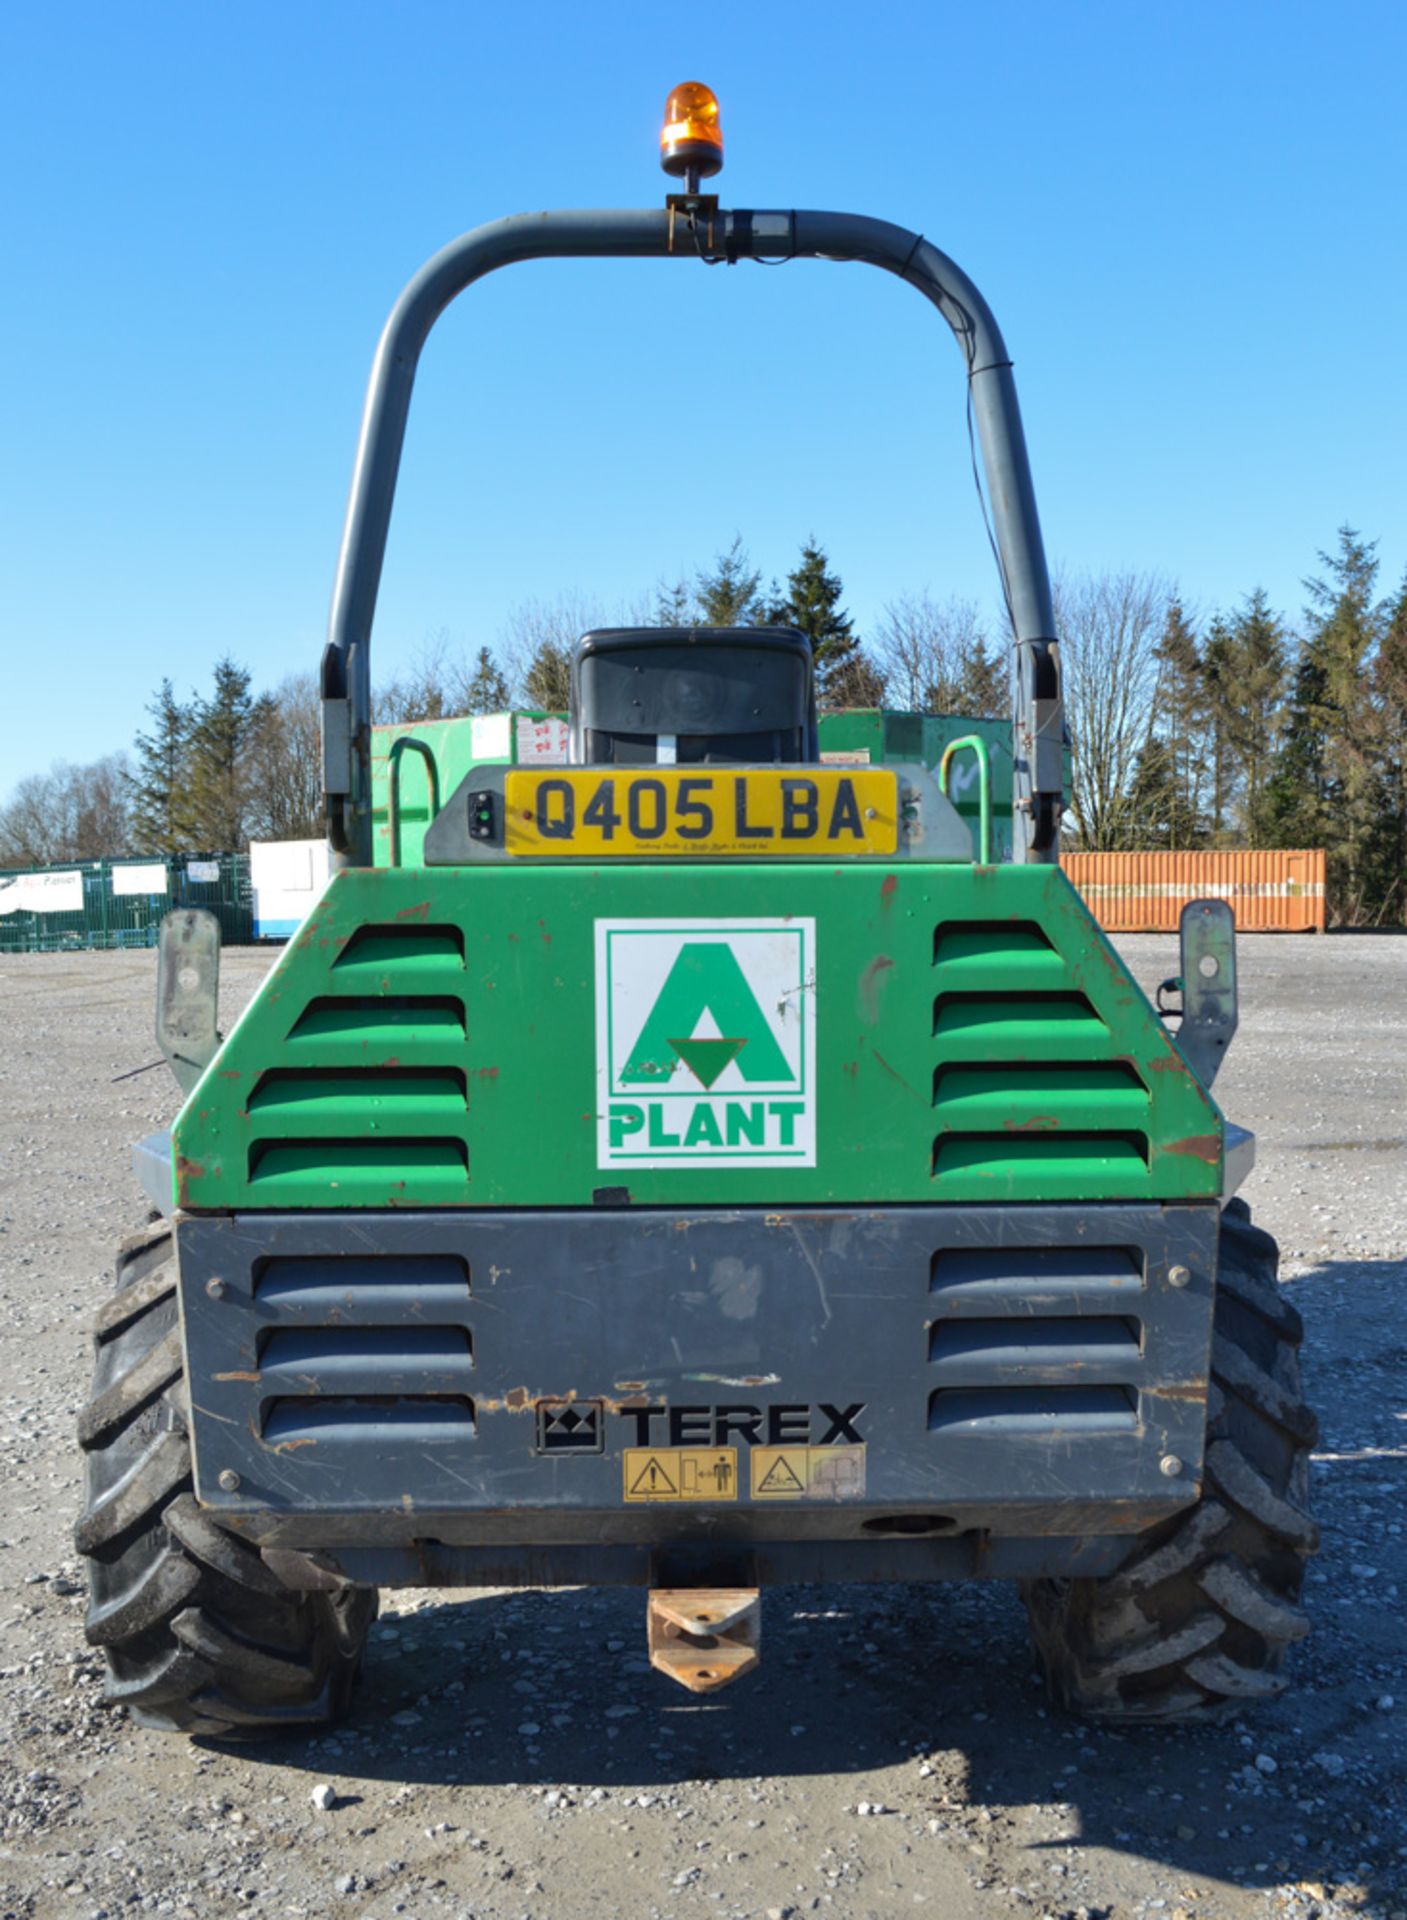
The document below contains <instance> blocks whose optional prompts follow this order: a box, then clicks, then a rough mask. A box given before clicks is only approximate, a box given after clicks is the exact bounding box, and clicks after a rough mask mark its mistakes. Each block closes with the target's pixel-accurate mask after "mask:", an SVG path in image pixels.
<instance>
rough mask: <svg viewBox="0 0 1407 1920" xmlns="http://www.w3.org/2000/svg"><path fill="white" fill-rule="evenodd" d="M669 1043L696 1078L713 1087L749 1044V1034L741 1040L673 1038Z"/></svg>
mask: <svg viewBox="0 0 1407 1920" xmlns="http://www.w3.org/2000/svg"><path fill="white" fill-rule="evenodd" d="M669 1044H670V1046H672V1047H673V1049H674V1051H675V1052H676V1053H677V1054H678V1055H679V1058H680V1059H681V1060H682V1061H683V1062H684V1065H685V1066H686V1067H687V1068H688V1069H689V1071H690V1073H692V1074H693V1076H694V1078H695V1079H696V1080H697V1081H699V1082H700V1083H701V1084H702V1085H703V1086H704V1087H711V1086H712V1085H713V1083H714V1081H715V1080H716V1079H717V1078H718V1076H719V1074H720V1073H722V1071H723V1069H724V1068H725V1067H726V1066H728V1065H729V1064H730V1063H731V1062H732V1061H734V1060H736V1059H737V1057H738V1055H739V1054H740V1053H741V1052H742V1050H743V1048H744V1047H745V1046H746V1045H747V1036H746V1035H744V1036H743V1038H742V1039H741V1040H671V1041H670V1043H669Z"/></svg>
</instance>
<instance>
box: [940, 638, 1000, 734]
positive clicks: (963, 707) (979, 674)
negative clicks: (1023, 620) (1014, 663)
mask: <svg viewBox="0 0 1407 1920" xmlns="http://www.w3.org/2000/svg"><path fill="white" fill-rule="evenodd" d="M956 693H957V698H956V700H955V702H954V704H953V709H952V710H953V712H954V713H965V714H967V715H968V717H969V718H970V719H973V720H1005V719H1006V718H1008V716H1009V715H1010V713H1011V687H1010V684H1009V675H1008V671H1007V662H1006V658H1005V656H1004V655H1003V654H1002V652H1001V650H1000V649H999V648H996V647H993V646H991V645H990V644H989V642H988V640H987V636H986V635H985V634H984V633H981V632H974V633H973V634H972V635H971V637H970V638H969V639H968V641H967V643H966V645H965V646H964V647H963V649H962V652H961V654H960V656H959V659H958V677H957V689H956Z"/></svg>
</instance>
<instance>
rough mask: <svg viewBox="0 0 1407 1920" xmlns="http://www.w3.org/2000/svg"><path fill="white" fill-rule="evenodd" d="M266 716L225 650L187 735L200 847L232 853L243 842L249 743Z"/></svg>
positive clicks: (194, 825)
mask: <svg viewBox="0 0 1407 1920" xmlns="http://www.w3.org/2000/svg"><path fill="white" fill-rule="evenodd" d="M266 721H267V715H266V713H265V711H264V707H263V705H262V704H261V703H256V701H255V700H254V699H253V697H252V696H251V694H250V691H249V674H248V671H247V670H246V669H245V668H244V667H241V666H239V665H237V664H236V662H235V661H234V660H232V659H231V658H230V656H229V655H228V654H225V655H224V656H223V657H222V658H221V659H219V660H217V661H216V662H215V672H214V678H213V684H212V686H211V690H210V696H209V698H208V699H205V700H201V701H198V702H197V704H196V709H195V720H194V724H193V726H192V728H191V736H190V830H191V835H192V838H193V839H194V841H195V842H196V844H197V845H198V846H199V847H200V848H202V849H203V850H205V851H208V852H212V853H213V852H221V853H234V852H237V851H239V850H240V849H241V848H243V847H244V846H245V844H246V842H247V841H248V838H249V835H248V831H247V828H246V823H245V816H246V811H247V800H248V794H249V771H250V769H249V764H248V748H249V746H250V742H251V739H252V737H253V735H254V734H255V733H256V732H257V731H258V729H259V728H260V727H261V726H263V725H264V724H266Z"/></svg>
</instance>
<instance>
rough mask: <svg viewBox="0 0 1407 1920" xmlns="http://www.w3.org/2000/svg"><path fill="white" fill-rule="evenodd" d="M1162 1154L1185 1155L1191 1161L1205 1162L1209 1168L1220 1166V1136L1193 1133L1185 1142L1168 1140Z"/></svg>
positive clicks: (1216, 1134)
mask: <svg viewBox="0 0 1407 1920" xmlns="http://www.w3.org/2000/svg"><path fill="white" fill-rule="evenodd" d="M1163 1151H1164V1153H1185V1154H1187V1155H1188V1156H1189V1157H1190V1158H1191V1159H1193V1160H1205V1161H1206V1163H1207V1165H1208V1166H1209V1167H1217V1166H1220V1165H1221V1135H1220V1134H1218V1133H1193V1134H1189V1135H1188V1137H1187V1139H1185V1140H1169V1141H1168V1143H1167V1145H1166V1146H1165V1147H1164V1149H1163Z"/></svg>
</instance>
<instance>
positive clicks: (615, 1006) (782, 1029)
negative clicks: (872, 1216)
mask: <svg viewBox="0 0 1407 1920" xmlns="http://www.w3.org/2000/svg"><path fill="white" fill-rule="evenodd" d="M596 1075H597V1114H598V1123H597V1155H596V1164H597V1166H598V1167H601V1168H602V1169H610V1168H613V1167H620V1168H623V1169H625V1168H636V1167H705V1168H710V1167H711V1168H714V1169H721V1168H733V1167H738V1168H742V1167H814V1166H815V1164H816V922H815V921H814V920H812V919H802V918H797V917H791V918H781V917H779V918H777V919H736V920H598V921H597V922H596Z"/></svg>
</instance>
